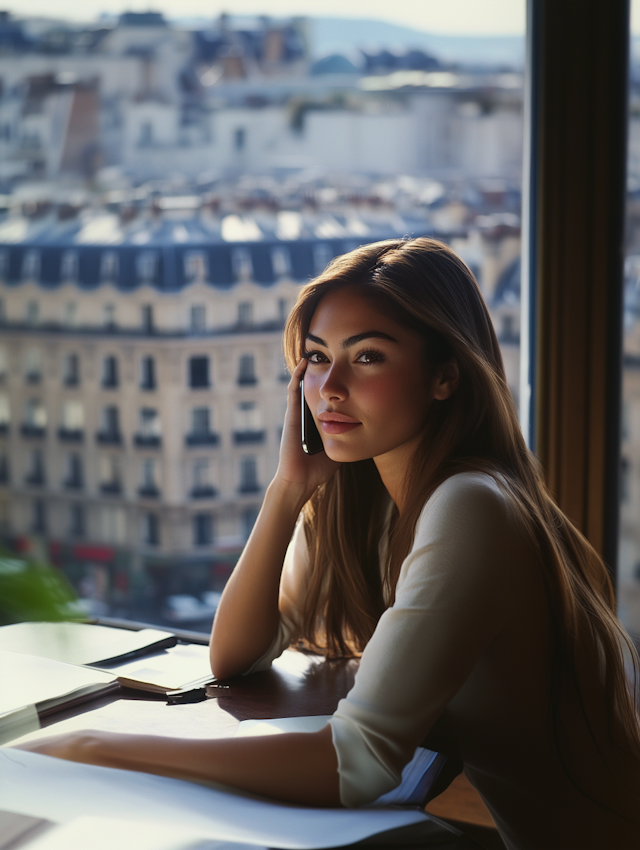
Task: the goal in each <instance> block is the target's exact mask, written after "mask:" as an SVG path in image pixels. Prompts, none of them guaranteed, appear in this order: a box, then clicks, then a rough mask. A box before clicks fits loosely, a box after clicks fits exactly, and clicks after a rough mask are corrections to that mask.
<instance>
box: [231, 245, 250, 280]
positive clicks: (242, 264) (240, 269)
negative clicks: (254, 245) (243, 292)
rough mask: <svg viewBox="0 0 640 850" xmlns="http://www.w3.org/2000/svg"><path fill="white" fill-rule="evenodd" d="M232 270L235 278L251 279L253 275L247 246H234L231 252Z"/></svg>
mask: <svg viewBox="0 0 640 850" xmlns="http://www.w3.org/2000/svg"><path fill="white" fill-rule="evenodd" d="M231 262H232V264H233V272H234V274H235V276H236V280H251V278H252V277H253V263H252V262H251V254H250V252H249V250H248V249H247V248H236V249H235V250H234V251H233V253H232V254H231Z"/></svg>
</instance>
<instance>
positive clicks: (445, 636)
mask: <svg viewBox="0 0 640 850" xmlns="http://www.w3.org/2000/svg"><path fill="white" fill-rule="evenodd" d="M516 525H517V524H516V522H515V519H514V517H513V515H512V513H511V511H510V508H509V504H508V502H507V500H506V498H505V496H504V495H503V494H502V492H501V491H500V489H499V488H498V486H497V484H496V483H495V482H494V481H493V480H492V479H491V478H490V477H489V476H486V475H481V474H475V473H462V474H459V475H455V476H452V477H451V478H450V479H448V480H447V481H445V482H444V483H443V484H442V485H441V486H440V487H439V488H438V489H437V490H436V492H435V493H434V494H433V496H432V497H431V498H430V499H429V501H428V502H427V504H426V505H425V507H424V509H423V511H422V514H421V516H420V519H419V521H418V524H417V529H416V535H415V539H414V543H413V547H412V550H411V552H410V554H409V555H408V556H407V558H406V559H405V561H404V563H403V565H402V568H401V572H400V576H399V579H398V583H397V588H396V600H395V603H394V605H393V606H392V607H391V608H389V609H387V611H386V612H385V613H384V614H383V615H382V617H381V618H380V621H379V623H378V626H377V628H376V630H375V632H374V634H373V636H372V638H371V640H370V641H369V644H368V645H367V647H366V649H365V651H364V653H363V655H362V659H361V663H360V668H359V671H358V674H357V676H356V680H355V684H354V687H353V689H352V690H351V692H350V693H349V694H348V696H347V697H346V699H343V700H341V702H340V703H339V705H338V709H337V711H336V713H335V714H334V716H333V718H332V719H331V720H330V724H331V727H332V735H333V742H334V746H335V749H336V752H337V756H338V763H339V774H340V796H341V800H342V802H343V804H344V805H347V806H357V805H362V804H364V803H368V802H370V801H372V800H374V799H376V798H377V797H378V796H380V795H381V794H383V793H385V792H387V791H389V790H390V789H391V788H393V787H395V786H396V785H397V784H398V783H399V781H400V778H401V773H402V768H403V767H404V765H405V764H406V763H407V762H408V761H409V760H410V759H411V757H412V756H413V753H414V750H415V748H416V747H417V746H418V745H419V744H420V743H421V741H423V739H424V737H425V735H426V734H427V733H428V731H429V729H430V728H431V726H432V725H433V723H434V722H435V721H436V720H437V718H438V717H439V715H440V714H441V713H442V711H443V709H444V708H445V707H446V706H447V705H448V703H449V702H450V700H451V699H452V698H453V697H454V695H455V694H456V693H457V692H458V691H459V689H460V688H461V686H462V685H463V684H464V682H465V681H466V679H467V678H468V676H469V675H470V673H471V671H472V670H473V668H474V666H475V665H476V663H477V662H478V660H479V659H480V658H481V656H482V655H483V653H484V652H485V650H486V649H487V647H488V646H489V644H490V643H491V641H493V640H494V638H495V637H496V636H497V635H498V634H499V632H500V630H501V629H502V628H503V625H504V622H505V611H507V610H508V609H509V594H510V589H509V588H510V586H511V585H512V584H513V578H512V575H511V573H512V570H510V566H511V563H510V560H511V553H512V552H513V551H514V549H513V541H514V539H517V538H518V537H519V534H518V531H517V528H516ZM517 548H518V545H517V544H516V549H517Z"/></svg>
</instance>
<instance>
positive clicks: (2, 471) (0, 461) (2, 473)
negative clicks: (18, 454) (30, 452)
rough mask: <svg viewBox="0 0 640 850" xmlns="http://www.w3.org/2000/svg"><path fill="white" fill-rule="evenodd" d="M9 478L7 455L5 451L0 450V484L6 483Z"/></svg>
mask: <svg viewBox="0 0 640 850" xmlns="http://www.w3.org/2000/svg"><path fill="white" fill-rule="evenodd" d="M10 480H11V475H10V472H9V456H8V455H7V453H6V452H0V484H8V483H9V481H10Z"/></svg>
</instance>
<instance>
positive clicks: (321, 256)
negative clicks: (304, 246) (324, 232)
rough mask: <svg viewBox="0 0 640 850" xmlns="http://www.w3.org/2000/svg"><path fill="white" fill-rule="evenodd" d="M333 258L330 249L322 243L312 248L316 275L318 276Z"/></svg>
mask: <svg viewBox="0 0 640 850" xmlns="http://www.w3.org/2000/svg"><path fill="white" fill-rule="evenodd" d="M332 257H333V252H332V251H331V248H330V247H329V246H328V245H327V244H326V243H324V242H320V243H319V244H318V245H314V246H313V266H314V269H315V272H316V274H320V273H321V272H323V271H324V270H325V268H326V267H327V265H328V264H329V261H330V260H331V258H332Z"/></svg>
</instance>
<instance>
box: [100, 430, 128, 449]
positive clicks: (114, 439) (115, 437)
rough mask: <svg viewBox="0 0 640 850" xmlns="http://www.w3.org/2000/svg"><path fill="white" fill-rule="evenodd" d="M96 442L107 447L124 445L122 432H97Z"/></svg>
mask: <svg viewBox="0 0 640 850" xmlns="http://www.w3.org/2000/svg"><path fill="white" fill-rule="evenodd" d="M96 442H98V443H101V444H102V445H105V446H119V445H121V444H122V434H121V433H120V431H97V432H96Z"/></svg>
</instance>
